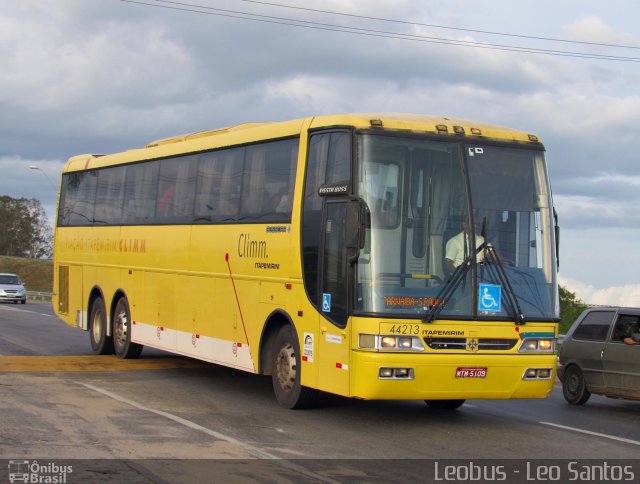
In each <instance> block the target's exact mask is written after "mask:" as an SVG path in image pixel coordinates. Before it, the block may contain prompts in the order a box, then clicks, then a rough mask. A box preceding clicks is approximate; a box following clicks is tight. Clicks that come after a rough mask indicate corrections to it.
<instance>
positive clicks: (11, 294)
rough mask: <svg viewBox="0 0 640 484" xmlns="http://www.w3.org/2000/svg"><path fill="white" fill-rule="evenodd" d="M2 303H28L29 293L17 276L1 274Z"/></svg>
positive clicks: (0, 294) (0, 297)
mask: <svg viewBox="0 0 640 484" xmlns="http://www.w3.org/2000/svg"><path fill="white" fill-rule="evenodd" d="M0 301H9V302H11V301H13V302H14V303H17V302H18V301H20V302H21V303H22V304H24V303H26V302H27V291H26V290H25V288H24V284H22V281H21V280H20V278H19V277H18V276H17V275H15V274H7V273H0Z"/></svg>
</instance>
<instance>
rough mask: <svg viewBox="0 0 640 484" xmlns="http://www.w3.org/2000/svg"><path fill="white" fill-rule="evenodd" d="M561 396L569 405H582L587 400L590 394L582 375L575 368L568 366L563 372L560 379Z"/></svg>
mask: <svg viewBox="0 0 640 484" xmlns="http://www.w3.org/2000/svg"><path fill="white" fill-rule="evenodd" d="M562 394H563V395H564V399H565V400H566V401H567V402H569V403H570V404H571V405H583V404H585V403H586V402H587V400H589V397H590V396H591V393H589V390H587V383H586V382H585V381H584V375H583V374H582V371H581V370H580V368H578V367H577V366H570V367H569V368H567V369H566V370H565V373H564V376H563V378H562Z"/></svg>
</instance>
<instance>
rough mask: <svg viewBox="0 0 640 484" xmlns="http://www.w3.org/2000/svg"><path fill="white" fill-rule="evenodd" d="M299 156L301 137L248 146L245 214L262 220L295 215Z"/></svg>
mask: <svg viewBox="0 0 640 484" xmlns="http://www.w3.org/2000/svg"><path fill="white" fill-rule="evenodd" d="M297 159H298V140H287V141H278V142H274V143H264V144H259V145H253V146H249V147H247V149H246V156H245V162H244V172H243V180H242V193H243V197H242V202H241V204H240V214H241V215H240V216H241V217H242V218H254V219H256V220H262V221H266V220H284V219H289V218H291V207H292V204H293V186H294V177H295V164H296V163H295V162H296V161H297ZM278 214H280V217H278V216H277V215H278Z"/></svg>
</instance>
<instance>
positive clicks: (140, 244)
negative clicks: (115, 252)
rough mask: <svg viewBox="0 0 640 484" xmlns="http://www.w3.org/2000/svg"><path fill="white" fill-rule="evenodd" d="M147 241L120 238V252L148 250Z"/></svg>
mask: <svg viewBox="0 0 640 484" xmlns="http://www.w3.org/2000/svg"><path fill="white" fill-rule="evenodd" d="M146 251H147V241H146V240H144V239H120V252H137V253H140V252H146Z"/></svg>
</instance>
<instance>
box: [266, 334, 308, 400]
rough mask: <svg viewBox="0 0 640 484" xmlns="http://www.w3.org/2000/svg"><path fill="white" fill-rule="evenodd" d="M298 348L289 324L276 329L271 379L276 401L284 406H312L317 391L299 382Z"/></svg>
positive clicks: (299, 361)
mask: <svg viewBox="0 0 640 484" xmlns="http://www.w3.org/2000/svg"><path fill="white" fill-rule="evenodd" d="M300 363H301V359H300V348H299V345H298V341H297V338H296V337H295V336H294V333H293V330H292V328H291V326H283V327H282V328H280V331H278V334H277V336H276V339H275V342H274V345H273V354H272V365H271V379H272V383H273V391H274V393H275V394H276V399H277V400H278V403H279V404H280V405H282V406H283V407H285V408H291V409H294V408H296V409H300V408H310V407H313V406H314V404H315V402H316V399H317V396H318V391H317V390H315V389H313V388H307V387H303V386H302V385H301V384H300V370H301V364H300Z"/></svg>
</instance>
